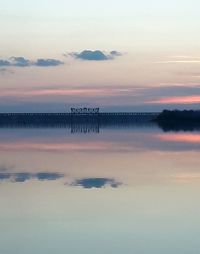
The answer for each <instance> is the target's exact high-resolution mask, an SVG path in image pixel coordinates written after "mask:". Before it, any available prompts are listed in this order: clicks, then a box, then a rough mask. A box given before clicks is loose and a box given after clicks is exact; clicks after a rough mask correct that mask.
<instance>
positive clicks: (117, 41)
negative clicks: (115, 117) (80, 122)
mask: <svg viewBox="0 0 200 254" xmlns="http://www.w3.org/2000/svg"><path fill="white" fill-rule="evenodd" d="M199 8H200V2H199V1H197V0H192V1H186V0H182V1H179V0H178V1H176V2H174V1H172V0H169V1H158V0H151V1H150V0H141V1H131V0H125V1H116V0H115V1H112V0H111V1H105V0H102V1H96V0H93V1H91V0H87V1H81V0H75V1H64V0H57V1H47V0H43V1H39V0H34V1H33V0H23V1H22V0H18V1H14V0H6V1H5V0H0V31H1V41H0V88H1V89H2V93H1V94H2V97H3V99H4V100H5V101H9V103H10V102H12V105H13V106H12V107H11V106H10V105H7V103H5V104H3V105H2V107H1V108H2V110H4V111H5V110H8V111H9V110H14V109H16V110H20V111H23V110H24V108H23V107H24V105H27V109H28V110H36V111H37V110H43V109H45V108H47V105H48V106H49V105H52V108H54V109H55V108H56V105H57V104H59V102H60V101H62V104H59V107H58V108H57V110H58V109H59V110H60V109H61V108H62V107H63V103H65V101H66V104H71V103H73V101H71V100H69V98H68V97H67V96H66V97H64V95H65V94H66V92H64V95H63V96H61V95H60V97H62V100H60V99H61V98H60V97H59V96H58V93H61V92H60V90H59V89H62V90H69V89H72V90H73V91H74V89H79V88H80V87H81V89H84V88H85V91H87V90H88V89H90V88H92V89H100V88H102V87H104V88H105V87H106V88H107V89H108V90H109V89H110V87H112V88H113V89H119V88H127V87H128V88H129V89H132V90H134V88H136V87H140V88H142V89H143V90H145V89H146V90H145V92H144V93H143V92H142V90H141V91H140V97H138V98H140V101H141V105H139V104H137V105H135V102H132V103H131V101H130V103H129V104H130V105H129V106H128V108H129V109H131V110H134V109H137V110H138V109H140V106H141V108H144V104H146V103H147V102H149V101H159V100H161V101H162V106H161V105H160V104H159V103H156V104H155V105H154V106H155V107H157V108H158V109H159V110H160V109H161V108H162V107H166V106H167V105H164V106H163V97H166V94H165V88H166V87H173V90H172V92H173V91H174V88H175V89H176V94H177V93H178V95H179V97H180V96H183V95H182V87H187V88H190V87H191V91H193V90H194V89H193V88H194V87H195V88H196V87H198V85H199V79H200V73H199V64H200V54H199V51H200V45H199V40H200V35H199V32H198V31H199V28H200V20H199ZM86 50H87V51H89V52H90V53H91V54H94V51H95V50H99V51H100V53H102V54H103V55H104V56H105V57H103V58H102V59H101V61H99V59H96V61H95V59H93V60H92V61H91V59H81V58H80V57H79V58H78V57H76V56H78V55H80V56H82V55H84V54H83V53H84V52H85V51H86ZM112 51H116V52H118V55H115V56H113V57H109V56H111V55H110V52H112ZM16 59H21V61H23V64H22V62H20V63H19V62H16ZM24 63H26V64H24ZM38 63H42V64H38ZM56 63H58V64H56ZM22 65H23V66H22ZM149 88H152V89H153V90H152V91H154V90H155V88H157V89H158V88H160V89H161V90H162V91H163V93H162V92H161V95H160V97H159V98H158V97H155V98H152V97H151V96H150V94H149V98H148V94H147V93H146V91H149ZM37 89H38V90H47V89H53V90H57V89H58V90H59V91H57V92H55V96H53V94H52V92H51V98H49V96H47V95H46V94H45V93H44V94H45V95H44V96H43V97H42V96H41V98H40V102H41V104H42V105H43V106H44V107H41V106H40V108H37V101H35V102H34V99H33V101H31V103H33V105H35V106H34V109H32V107H31V106H30V105H31V103H30V101H29V98H27V97H26V96H24V93H25V92H24V91H27V93H30V91H31V90H33V94H34V93H35V90H37ZM11 90H12V91H14V92H13V94H12V95H11V93H10V91H11ZM17 91H18V92H17ZM20 91H23V92H22V93H21V95H20ZM98 91H99V90H98ZM37 93H38V92H37ZM105 93H107V90H104V93H102V98H104V96H105ZM151 94H152V92H151ZM5 95H7V97H5ZM76 95H77V92H75V95H74V96H75V98H74V104H75V105H76V103H77V102H76V101H77V98H78V99H79V105H80V104H82V103H84V104H87V105H89V104H90V101H91V94H88V96H86V94H84V98H83V96H82V94H81V96H78V97H76ZM78 95H80V94H78ZM171 95H173V94H171ZM178 95H176V96H178ZM189 95H190V94H189ZM92 96H93V97H92V98H93V99H94V101H95V98H96V97H95V96H96V95H95V94H94V93H93V95H92ZM184 96H187V95H184ZM190 96H193V97H191V103H188V101H189V98H186V99H185V100H184V99H182V100H180V98H178V99H177V105H175V106H176V107H179V106H181V105H180V103H179V102H181V104H182V102H183V101H187V105H185V104H184V105H185V106H186V107H192V108H193V107H197V104H198V103H199V102H200V94H198V93H197V94H196V93H195V94H191V95H190ZM194 96H199V97H198V98H199V99H198V98H197V97H195V100H193V99H194ZM33 97H34V96H33ZM58 97H59V98H58ZM86 97H87V99H86ZM125 97H126V96H124V94H122V95H121V97H120V94H118V96H117V97H113V96H112V98H110V100H111V101H112V102H113V103H112V107H111V108H110V106H109V109H111V110H114V108H116V104H117V101H119V98H120V103H121V104H120V106H123V108H124V109H126V107H127V105H126V104H127V103H126V99H125ZM69 101H70V102H69ZM92 101H93V100H92ZM96 101H97V103H96V104H98V106H100V107H102V106H105V107H107V106H108V105H105V103H106V102H105V99H104V100H102V101H99V99H98V98H97V100H96ZM165 101H169V100H165ZM193 102H195V103H193ZM34 103H35V104H34ZM45 103H47V104H45ZM93 103H94V102H93ZM194 104H195V105H194ZM95 106H96V105H95ZM154 106H153V107H154ZM128 108H127V109H128Z"/></svg>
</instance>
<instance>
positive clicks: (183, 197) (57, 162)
mask: <svg viewBox="0 0 200 254" xmlns="http://www.w3.org/2000/svg"><path fill="white" fill-rule="evenodd" d="M81 131H82V133H81ZM199 196H200V132H197V131H194V132H190V131H188V132H182V131H179V132H163V130H162V129H160V128H159V127H158V126H156V125H154V124H150V125H135V126H129V127H124V128H123V127H120V128H119V127H116V128H115V127H110V128H102V129H100V130H98V128H96V127H94V128H89V130H88V129H85V127H83V129H82V127H81V128H74V129H73V130H70V129H68V128H57V129H56V128H46V129H45V128H32V129H31V128H29V129H28V128H24V129H23V128H2V129H0V202H1V209H0V225H1V226H0V254H36V253H37V254H55V253H57V254H66V253H69V254H94V253H95V254H102V253H104V254H111V253H112V254H114V253H115V254H122V253H123V254H133V253H137V254H161V253H162V254H169V253H170V254H198V253H200V241H199V235H200V216H199V214H200V199H199Z"/></svg>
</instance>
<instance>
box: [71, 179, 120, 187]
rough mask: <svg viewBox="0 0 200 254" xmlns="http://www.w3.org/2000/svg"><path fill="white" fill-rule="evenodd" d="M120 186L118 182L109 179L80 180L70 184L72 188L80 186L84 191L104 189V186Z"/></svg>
mask: <svg viewBox="0 0 200 254" xmlns="http://www.w3.org/2000/svg"><path fill="white" fill-rule="evenodd" d="M120 185H121V183H120V182H117V181H116V180H114V179H111V178H82V179H78V180H76V181H75V182H73V183H72V186H81V187H83V188H85V189H91V188H104V187H106V186H111V187H112V188H118V187H119V186H120Z"/></svg>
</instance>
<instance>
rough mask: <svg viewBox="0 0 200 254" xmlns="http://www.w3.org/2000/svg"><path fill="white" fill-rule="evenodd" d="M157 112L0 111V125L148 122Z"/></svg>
mask: <svg viewBox="0 0 200 254" xmlns="http://www.w3.org/2000/svg"><path fill="white" fill-rule="evenodd" d="M159 114H160V113H159V112H96V113H90V112H86V113H84V112H80V113H74V112H70V113H0V127H5V126H59V125H60V126H61V125H63V126H64V125H72V124H98V125H100V126H103V125H113V124H115V125H116V124H119V125H120V124H131V123H136V122H150V121H152V120H154V119H155V118H156V117H157V116H158V115H159Z"/></svg>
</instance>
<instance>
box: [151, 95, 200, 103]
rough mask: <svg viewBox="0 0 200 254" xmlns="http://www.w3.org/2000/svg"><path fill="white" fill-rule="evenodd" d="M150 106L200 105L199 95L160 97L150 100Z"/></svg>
mask: <svg viewBox="0 0 200 254" xmlns="http://www.w3.org/2000/svg"><path fill="white" fill-rule="evenodd" d="M148 103H151V104H195V103H200V95H192V96H181V97H162V98H159V99H155V100H152V101H150V102H148Z"/></svg>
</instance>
